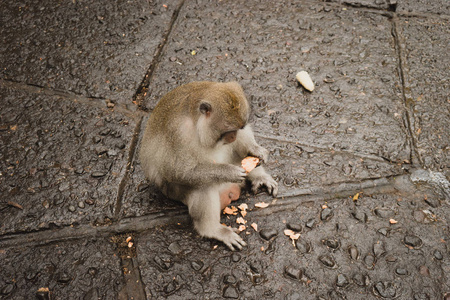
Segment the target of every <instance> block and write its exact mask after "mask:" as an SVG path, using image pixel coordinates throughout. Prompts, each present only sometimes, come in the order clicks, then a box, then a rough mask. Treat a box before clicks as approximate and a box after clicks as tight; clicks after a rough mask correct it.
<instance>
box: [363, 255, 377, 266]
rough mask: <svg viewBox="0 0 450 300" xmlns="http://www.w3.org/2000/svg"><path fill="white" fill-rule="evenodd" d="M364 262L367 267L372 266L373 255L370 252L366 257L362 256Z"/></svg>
mask: <svg viewBox="0 0 450 300" xmlns="http://www.w3.org/2000/svg"><path fill="white" fill-rule="evenodd" d="M364 263H365V264H366V266H367V267H368V268H373V267H374V265H375V257H374V256H373V255H372V254H370V253H369V254H367V255H366V257H364Z"/></svg>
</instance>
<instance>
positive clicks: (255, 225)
mask: <svg viewBox="0 0 450 300" xmlns="http://www.w3.org/2000/svg"><path fill="white" fill-rule="evenodd" d="M250 226H251V227H252V228H253V229H254V230H255V231H258V224H256V223H252V225H250Z"/></svg>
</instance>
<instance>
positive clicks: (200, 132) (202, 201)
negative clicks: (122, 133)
mask: <svg viewBox="0 0 450 300" xmlns="http://www.w3.org/2000/svg"><path fill="white" fill-rule="evenodd" d="M249 115H250V106H249V103H248V101H247V99H246V98H245V95H244V92H243V90H242V87H241V86H240V85H239V84H238V83H237V82H228V83H217V82H192V83H189V84H186V85H182V86H180V87H178V88H176V89H174V90H173V91H171V92H169V93H168V94H166V95H165V96H164V97H162V98H161V100H160V101H159V103H158V104H157V105H156V107H155V109H154V110H153V111H152V113H151V114H150V118H149V120H148V123H147V127H146V129H145V132H144V136H143V139H142V142H141V148H140V154H139V155H140V160H141V164H142V168H143V170H144V172H145V175H146V176H147V178H148V179H149V181H150V182H152V183H154V184H156V185H157V186H158V187H159V188H160V189H161V191H162V192H163V193H164V195H166V196H167V197H169V198H171V199H175V200H179V201H182V202H183V203H184V204H185V205H187V206H188V209H189V214H190V215H191V217H192V220H193V223H194V227H195V229H196V230H197V231H198V233H199V234H200V235H202V236H204V237H208V238H214V239H217V240H219V241H222V242H223V243H225V245H227V246H228V247H229V248H230V249H231V250H235V247H236V248H238V249H242V246H245V245H246V243H245V242H244V240H242V238H241V237H240V236H239V235H238V234H237V233H236V232H235V231H234V230H233V229H231V228H229V227H225V226H223V225H221V224H220V213H221V208H224V207H225V206H226V205H228V204H229V203H230V201H232V200H236V199H237V198H239V194H240V189H241V187H242V186H243V184H244V182H245V180H246V179H247V180H249V181H250V182H251V184H252V190H253V192H255V193H256V192H257V191H258V189H259V188H261V187H265V188H266V189H267V191H268V193H269V194H271V195H273V196H276V194H277V191H278V184H277V182H276V181H275V180H274V179H273V178H272V177H271V176H270V175H269V174H267V173H266V171H265V170H264V169H263V167H262V166H258V167H256V168H255V169H254V170H253V171H251V172H250V173H248V174H246V172H245V171H244V169H243V168H242V167H241V166H240V162H241V160H242V159H243V158H244V157H246V156H248V155H251V156H256V157H258V158H260V159H262V161H265V160H267V157H268V154H269V153H268V151H267V150H266V149H264V148H263V147H261V146H259V145H258V144H257V143H256V141H255V137H254V135H253V131H252V129H251V127H250V125H248V124H247V121H248V118H249Z"/></svg>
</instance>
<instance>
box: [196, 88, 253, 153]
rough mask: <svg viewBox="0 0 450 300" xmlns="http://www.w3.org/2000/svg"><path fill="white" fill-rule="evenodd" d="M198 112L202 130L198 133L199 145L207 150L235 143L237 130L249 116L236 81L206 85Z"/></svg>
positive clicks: (248, 108) (246, 105) (245, 122)
mask: <svg viewBox="0 0 450 300" xmlns="http://www.w3.org/2000/svg"><path fill="white" fill-rule="evenodd" d="M198 109H199V112H200V118H199V122H198V125H200V126H201V127H202V129H201V130H199V131H198V132H199V137H200V142H201V143H202V144H203V146H206V147H214V146H215V145H216V144H217V143H223V144H228V143H232V142H234V141H235V140H236V135H237V132H238V130H240V129H242V128H244V127H245V125H246V124H247V121H248V118H249V115H250V105H249V103H248V101H247V99H246V98H245V95H244V91H243V90H242V87H241V86H240V84H239V83H237V82H228V83H215V84H213V85H211V86H209V87H208V89H207V90H206V91H205V94H204V95H203V97H202V99H201V100H200V103H199V106H198ZM198 127H199V126H198ZM199 129H200V128H199Z"/></svg>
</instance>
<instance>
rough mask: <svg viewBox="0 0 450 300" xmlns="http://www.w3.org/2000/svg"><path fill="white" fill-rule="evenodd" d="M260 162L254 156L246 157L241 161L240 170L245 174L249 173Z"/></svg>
mask: <svg viewBox="0 0 450 300" xmlns="http://www.w3.org/2000/svg"><path fill="white" fill-rule="evenodd" d="M260 162H261V160H260V159H259V158H257V157H254V156H247V157H246V158H244V159H243V160H242V161H241V165H242V168H244V170H245V172H247V173H250V172H251V171H252V170H253V169H254V168H256V167H257V166H258V165H259V163H260Z"/></svg>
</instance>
